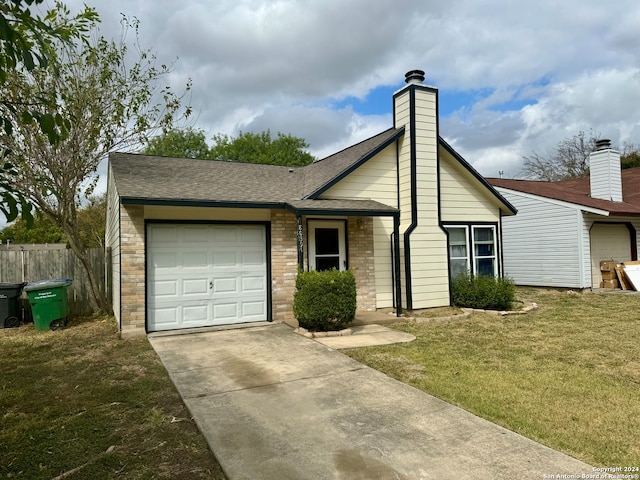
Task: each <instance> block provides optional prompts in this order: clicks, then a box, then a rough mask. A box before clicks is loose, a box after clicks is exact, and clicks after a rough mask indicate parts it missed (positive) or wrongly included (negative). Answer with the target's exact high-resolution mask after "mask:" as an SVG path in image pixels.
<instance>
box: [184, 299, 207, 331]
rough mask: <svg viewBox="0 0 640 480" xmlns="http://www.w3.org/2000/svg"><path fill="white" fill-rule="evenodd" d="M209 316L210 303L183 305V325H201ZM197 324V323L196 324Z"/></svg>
mask: <svg viewBox="0 0 640 480" xmlns="http://www.w3.org/2000/svg"><path fill="white" fill-rule="evenodd" d="M208 318H209V305H207V304H204V305H185V306H184V307H182V323H183V326H199V325H200V324H201V323H202V322H206V321H207V319H208ZM195 324H197V325H195Z"/></svg>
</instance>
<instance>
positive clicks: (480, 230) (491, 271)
mask: <svg viewBox="0 0 640 480" xmlns="http://www.w3.org/2000/svg"><path fill="white" fill-rule="evenodd" d="M446 229H447V232H449V273H450V275H451V278H453V277H456V276H457V275H460V274H461V273H471V274H473V275H491V276H494V277H495V276H496V275H497V274H498V263H497V255H496V251H497V248H496V234H495V233H496V227H495V226H493V225H489V226H477V225H470V226H457V225H452V226H447V227H446ZM470 245H471V246H472V248H470V247H469V246H470Z"/></svg>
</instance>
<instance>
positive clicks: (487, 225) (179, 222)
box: [106, 70, 515, 334]
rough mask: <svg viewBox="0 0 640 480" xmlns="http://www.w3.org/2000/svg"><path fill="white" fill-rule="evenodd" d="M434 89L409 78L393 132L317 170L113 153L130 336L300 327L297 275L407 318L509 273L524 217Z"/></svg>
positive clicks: (120, 283) (112, 224) (117, 295)
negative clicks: (309, 273)
mask: <svg viewBox="0 0 640 480" xmlns="http://www.w3.org/2000/svg"><path fill="white" fill-rule="evenodd" d="M423 80H424V72H421V71H419V70H418V71H412V72H409V73H408V74H407V76H406V81H407V85H406V86H404V87H403V88H402V89H401V90H399V91H398V92H396V93H395V94H394V96H393V102H394V103H393V126H392V127H391V128H389V129H388V130H386V131H384V132H382V133H380V134H378V135H375V136H373V137H371V138H369V139H367V140H365V141H363V142H360V143H358V144H356V145H353V146H352V147H349V148H347V149H345V150H342V151H341V152H338V153H336V154H334V155H331V156H329V157H327V158H325V159H323V160H320V161H316V162H315V163H313V164H311V165H308V166H305V167H282V166H273V165H257V164H249V163H233V162H221V161H211V160H193V159H186V158H164V157H149V156H144V155H134V154H123V153H116V154H112V155H110V156H109V174H108V194H107V197H108V198H107V232H106V242H107V249H108V252H109V255H110V262H111V265H112V273H113V289H112V291H113V308H114V312H115V316H116V318H117V319H118V322H119V325H120V328H121V329H122V332H123V334H135V333H144V332H151V331H159V330H175V329H181V328H189V327H201V326H211V325H221V324H233V323H246V322H259V321H265V320H267V321H278V322H287V323H289V324H291V325H295V324H296V322H295V319H294V318H293V312H292V307H291V305H292V301H293V295H294V292H295V278H296V274H297V271H298V266H299V265H300V266H301V268H304V269H305V270H307V269H318V270H321V269H328V268H337V269H341V270H342V269H346V268H349V269H351V270H352V271H353V272H354V274H355V277H356V286H357V302H358V309H359V310H361V311H373V310H376V309H380V308H395V309H396V310H395V311H396V312H397V313H398V314H399V313H400V312H401V311H402V309H405V308H406V309H422V308H430V307H438V306H445V305H449V304H450V295H449V280H450V275H449V270H450V268H451V270H452V271H454V272H460V271H468V270H471V271H474V272H477V273H483V274H490V275H500V272H501V268H502V267H501V259H500V251H501V245H500V231H501V222H502V217H503V216H509V215H513V214H515V209H514V208H513V207H512V206H511V205H510V204H509V202H507V201H506V200H505V199H504V198H503V197H502V196H501V195H500V194H498V193H497V192H496V191H495V190H494V189H493V187H491V185H489V183H487V182H486V181H485V180H484V179H483V178H482V177H481V176H480V175H479V174H478V173H477V172H476V171H475V170H474V169H473V168H472V167H471V166H470V165H469V164H468V163H467V162H466V161H465V160H464V159H463V158H462V157H460V155H458V154H457V153H456V152H455V151H454V150H453V149H452V148H451V146H449V145H448V144H447V143H446V142H444V141H443V140H442V139H441V138H440V137H439V131H438V128H439V127H438V90H437V89H436V88H434V87H429V86H426V85H424V84H422V81H423ZM448 239H450V241H449V242H448Z"/></svg>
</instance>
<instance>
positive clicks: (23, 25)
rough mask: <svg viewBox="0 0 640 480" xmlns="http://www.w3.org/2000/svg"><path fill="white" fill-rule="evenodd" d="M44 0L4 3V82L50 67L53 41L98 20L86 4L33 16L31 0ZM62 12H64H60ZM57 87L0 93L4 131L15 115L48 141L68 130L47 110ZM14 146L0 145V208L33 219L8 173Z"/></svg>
mask: <svg viewBox="0 0 640 480" xmlns="http://www.w3.org/2000/svg"><path fill="white" fill-rule="evenodd" d="M43 2H44V0H11V1H6V2H2V3H0V87H1V86H3V85H4V84H5V82H6V81H7V78H8V76H9V75H11V74H13V72H16V71H24V72H31V71H33V70H34V69H36V68H46V67H47V66H48V65H49V63H50V57H51V55H52V45H53V43H54V42H55V41H61V42H70V41H72V40H74V39H82V38H84V35H85V33H86V32H87V30H88V28H89V26H90V25H91V23H92V22H94V21H95V20H97V18H98V16H97V13H96V11H95V9H92V8H89V7H86V6H85V8H84V10H83V11H82V12H81V13H79V14H78V15H76V16H75V17H70V16H69V12H68V10H66V9H65V8H64V7H63V6H62V5H60V8H59V9H55V10H50V11H49V12H47V14H46V16H45V17H44V18H41V17H39V16H34V15H33V14H32V12H31V10H30V7H31V6H33V5H37V4H41V3H43ZM61 13H62V15H61ZM55 104H56V97H55V93H54V92H46V91H45V92H40V95H38V96H30V97H21V98H15V97H12V98H7V97H0V124H1V125H2V127H1V128H2V129H3V130H4V133H5V135H6V136H11V135H13V132H14V122H13V119H15V118H19V119H21V121H23V122H35V123H37V124H38V125H39V127H40V129H41V131H42V132H43V133H44V134H46V135H47V138H48V139H49V141H50V142H56V141H58V140H59V138H60V134H61V133H64V131H65V130H66V126H67V125H66V123H65V122H64V120H63V118H62V117H60V116H59V115H53V114H52V113H49V112H45V111H43V110H42V108H41V107H43V106H46V107H48V109H49V110H50V111H54V110H55V108H54V107H55ZM10 153H11V152H10V150H9V149H7V148H6V146H2V148H1V149H0V212H2V213H3V214H4V215H5V217H6V218H7V220H9V221H11V220H13V219H14V218H16V216H17V215H18V213H19V212H20V210H21V211H22V214H23V216H24V217H25V218H27V220H29V221H30V220H31V214H30V210H31V206H30V205H29V203H28V201H27V200H26V199H25V198H24V196H23V195H22V194H21V192H19V191H12V190H11V188H10V184H8V183H7V182H6V181H5V179H6V177H7V176H11V175H13V174H14V170H13V165H12V163H11V155H10Z"/></svg>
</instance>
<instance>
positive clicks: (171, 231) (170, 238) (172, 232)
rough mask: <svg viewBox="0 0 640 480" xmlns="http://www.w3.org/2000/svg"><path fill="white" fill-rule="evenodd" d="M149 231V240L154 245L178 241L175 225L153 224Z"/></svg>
mask: <svg viewBox="0 0 640 480" xmlns="http://www.w3.org/2000/svg"><path fill="white" fill-rule="evenodd" d="M148 233H149V241H150V242H153V243H154V244H155V245H161V244H163V243H171V244H174V243H176V242H177V241H178V228H177V227H176V226H175V225H154V228H153V231H150V232H148Z"/></svg>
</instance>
